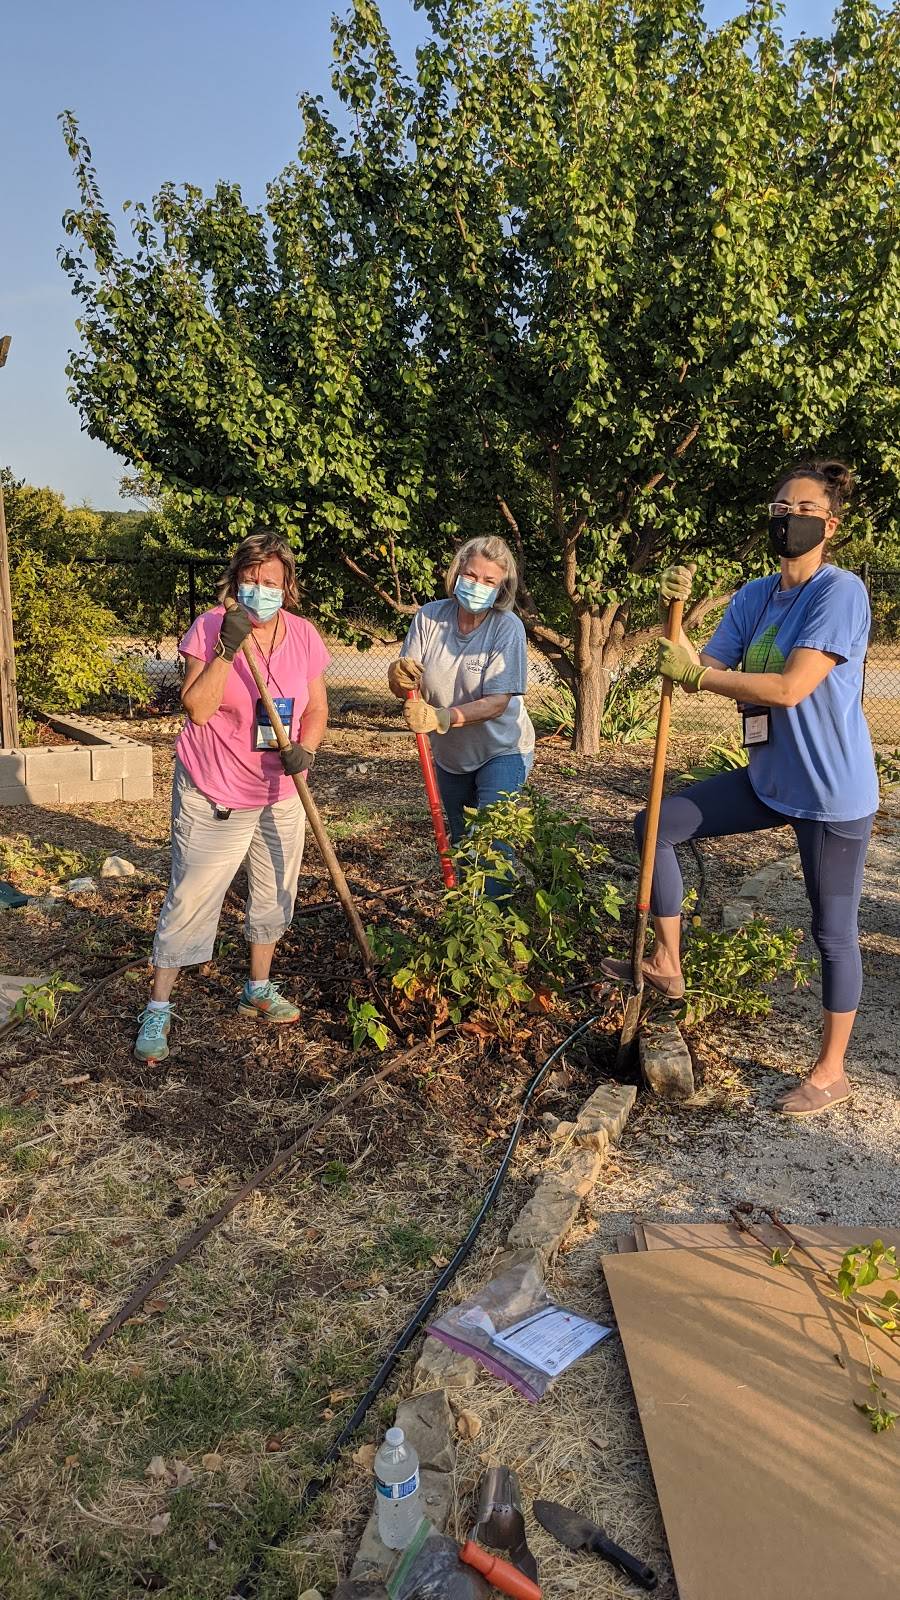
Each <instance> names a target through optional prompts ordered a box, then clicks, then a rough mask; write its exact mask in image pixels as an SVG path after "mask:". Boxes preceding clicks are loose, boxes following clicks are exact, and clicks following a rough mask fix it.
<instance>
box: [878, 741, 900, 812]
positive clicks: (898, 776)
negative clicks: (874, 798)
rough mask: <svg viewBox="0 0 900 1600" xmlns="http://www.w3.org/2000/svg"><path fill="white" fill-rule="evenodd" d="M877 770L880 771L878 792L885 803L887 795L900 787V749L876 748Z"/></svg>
mask: <svg viewBox="0 0 900 1600" xmlns="http://www.w3.org/2000/svg"><path fill="white" fill-rule="evenodd" d="M875 771H876V772H877V773H878V794H879V797H880V800H881V803H882V805H883V804H884V801H885V800H886V799H887V796H888V795H889V794H892V793H893V791H894V790H895V789H896V788H898V787H900V749H897V750H876V751H875Z"/></svg>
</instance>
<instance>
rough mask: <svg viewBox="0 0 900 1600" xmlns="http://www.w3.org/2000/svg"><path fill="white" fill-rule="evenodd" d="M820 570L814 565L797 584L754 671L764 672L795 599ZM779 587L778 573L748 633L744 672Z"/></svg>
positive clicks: (779, 577)
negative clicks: (764, 655) (759, 663)
mask: <svg viewBox="0 0 900 1600" xmlns="http://www.w3.org/2000/svg"><path fill="white" fill-rule="evenodd" d="M821 570H822V568H821V567H816V570H815V572H811V573H810V575H809V577H808V578H805V579H804V581H803V582H802V583H801V584H800V585H799V587H798V589H797V593H796V594H795V595H794V598H793V600H792V601H791V603H790V605H789V606H788V607H787V608H786V610H785V613H784V615H783V617H781V619H780V620H779V622H778V626H777V627H776V629H775V632H774V633H773V635H772V637H771V639H770V640H769V648H768V650H767V651H766V659H765V661H764V662H763V664H762V666H761V667H754V668H753V671H754V672H765V670H766V668H767V667H768V665H769V657H770V655H771V654H772V651H773V650H774V648H775V640H776V639H777V638H778V635H779V633H780V632H781V630H782V628H783V627H784V624H785V623H786V622H787V619H788V617H789V616H790V614H791V612H792V611H793V609H794V607H795V605H796V604H797V601H798V600H799V599H800V596H801V594H802V593H803V591H804V589H805V588H806V585H807V584H808V583H812V580H813V578H815V577H816V575H817V574H818V573H819V572H821ZM780 588H781V575H780V574H779V576H778V577H777V578H776V579H775V582H774V584H773V585H772V587H771V589H770V590H769V592H768V594H767V595H766V598H765V602H764V604H763V608H762V611H761V612H760V614H759V616H758V617H757V619H756V622H755V624H754V626H753V629H752V632H751V634H750V638H749V639H748V641H747V648H746V650H745V651H744V659H743V661H742V662H741V666H742V668H743V670H744V672H746V671H747V657H748V655H749V654H750V651H751V648H752V646H753V641H754V639H755V638H756V635H757V634H758V633H759V630H760V628H761V627H762V625H763V623H764V622H765V620H766V617H767V615H768V611H769V607H770V605H771V604H772V601H773V600H774V599H775V596H776V594H777V593H778V590H779V589H780Z"/></svg>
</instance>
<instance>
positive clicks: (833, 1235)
mask: <svg viewBox="0 0 900 1600" xmlns="http://www.w3.org/2000/svg"><path fill="white" fill-rule="evenodd" d="M753 1226H754V1228H755V1229H756V1231H757V1233H761V1234H762V1235H763V1237H764V1238H765V1239H766V1242H767V1243H768V1244H769V1245H770V1246H771V1248H772V1249H773V1250H781V1251H785V1250H788V1249H789V1248H790V1239H788V1238H787V1236H786V1235H785V1234H784V1233H782V1231H781V1229H780V1228H776V1227H775V1224H774V1223H772V1222H769V1221H767V1220H765V1221H758V1220H757V1219H756V1218H754V1219H753ZM787 1226H788V1227H789V1228H790V1231H791V1233H792V1234H793V1235H794V1237H795V1238H796V1239H800V1240H801V1241H802V1242H803V1243H804V1244H808V1245H809V1246H810V1248H811V1249H816V1248H818V1247H820V1246H821V1245H822V1243H823V1242H825V1243H827V1242H829V1241H831V1242H833V1243H834V1244H836V1245H840V1246H841V1248H842V1250H846V1249H847V1248H848V1246H850V1245H854V1244H870V1243H871V1242H872V1240H873V1239H877V1238H878V1232H877V1229H875V1228H845V1227H837V1226H832V1225H831V1224H828V1225H826V1226H823V1227H817V1228H809V1227H806V1226H804V1225H803V1224H802V1223H793V1222H791V1223H788V1224H787ZM643 1236H644V1241H645V1243H644V1248H645V1249H647V1250H675V1249H678V1250H712V1249H716V1250H718V1249H725V1248H729V1247H734V1246H738V1245H743V1246H749V1248H750V1249H751V1250H760V1249H761V1248H762V1246H761V1245H760V1243H759V1240H758V1239H754V1238H753V1236H752V1234H749V1233H742V1232H741V1230H740V1228H738V1227H737V1226H736V1225H735V1224H734V1223H733V1222H645V1223H644V1225H643ZM640 1248H641V1245H640V1243H639V1244H638V1249H640Z"/></svg>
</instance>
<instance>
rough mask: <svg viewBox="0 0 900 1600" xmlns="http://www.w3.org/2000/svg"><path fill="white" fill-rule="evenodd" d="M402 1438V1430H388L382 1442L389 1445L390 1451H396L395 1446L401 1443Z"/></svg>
mask: <svg viewBox="0 0 900 1600" xmlns="http://www.w3.org/2000/svg"><path fill="white" fill-rule="evenodd" d="M404 1437H405V1435H404V1432H403V1429H402V1428H388V1431H387V1433H386V1434H385V1436H384V1442H385V1444H389V1445H390V1447H391V1449H392V1450H396V1449H397V1446H398V1445H401V1444H402V1443H403V1440H404Z"/></svg>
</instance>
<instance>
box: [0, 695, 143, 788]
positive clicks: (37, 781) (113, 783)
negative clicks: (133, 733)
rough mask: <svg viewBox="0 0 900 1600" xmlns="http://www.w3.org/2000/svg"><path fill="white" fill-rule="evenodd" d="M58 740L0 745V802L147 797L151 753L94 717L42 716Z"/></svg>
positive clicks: (135, 741)
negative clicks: (16, 746)
mask: <svg viewBox="0 0 900 1600" xmlns="http://www.w3.org/2000/svg"><path fill="white" fill-rule="evenodd" d="M47 724H48V725H49V727H50V728H51V729H52V730H53V732H54V733H56V734H57V735H59V736H60V738H61V739H62V740H63V741H64V742H63V743H60V744H38V745H29V746H27V747H25V748H23V749H13V750H0V805H3V806H25V805H34V806H52V805H77V804H83V803H84V802H85V801H105V802H107V803H109V802H112V801H115V800H150V799H152V798H153V752H152V750H151V748H150V746H149V745H146V744H139V743H138V742H137V740H136V739H128V738H126V737H125V735H124V734H122V733H119V732H118V729H117V728H115V727H110V726H108V725H107V724H105V723H103V722H100V721H98V720H97V719H96V718H94V717H76V716H65V717H62V716H60V717H48V718H47Z"/></svg>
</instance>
